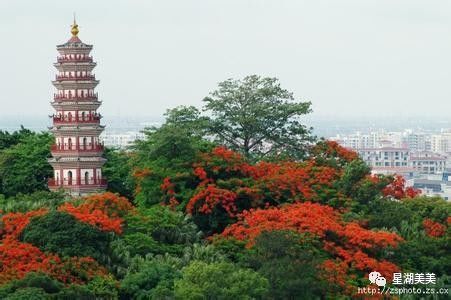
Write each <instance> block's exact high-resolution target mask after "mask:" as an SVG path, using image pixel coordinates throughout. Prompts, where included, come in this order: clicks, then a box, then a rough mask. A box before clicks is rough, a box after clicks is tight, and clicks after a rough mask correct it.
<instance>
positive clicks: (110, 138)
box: [101, 131, 144, 149]
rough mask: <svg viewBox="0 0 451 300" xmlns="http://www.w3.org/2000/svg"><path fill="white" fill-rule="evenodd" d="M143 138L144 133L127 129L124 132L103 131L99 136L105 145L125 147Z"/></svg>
mask: <svg viewBox="0 0 451 300" xmlns="http://www.w3.org/2000/svg"><path fill="white" fill-rule="evenodd" d="M143 138H144V134H143V133H141V132H136V131H129V132H124V133H105V134H103V135H102V136H101V139H102V141H103V144H104V145H105V146H106V147H111V148H119V149H125V148H127V147H129V146H131V145H133V143H134V142H135V141H136V140H141V139H143Z"/></svg>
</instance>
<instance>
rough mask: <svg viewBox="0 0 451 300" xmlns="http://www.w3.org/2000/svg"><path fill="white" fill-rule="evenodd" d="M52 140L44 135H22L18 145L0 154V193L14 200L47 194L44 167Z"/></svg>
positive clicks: (48, 171)
mask: <svg viewBox="0 0 451 300" xmlns="http://www.w3.org/2000/svg"><path fill="white" fill-rule="evenodd" d="M52 141H53V138H52V136H51V135H50V134H48V133H40V134H36V133H33V134H26V135H25V136H24V137H22V138H21V139H20V141H19V143H17V144H15V145H13V146H11V147H9V148H6V149H3V150H1V151H0V193H2V194H5V195H6V196H14V195H16V194H18V193H32V192H34V191H38V190H47V178H49V177H50V176H51V174H52V167H51V166H50V165H49V164H48V162H47V158H48V157H49V156H50V145H51V143H52Z"/></svg>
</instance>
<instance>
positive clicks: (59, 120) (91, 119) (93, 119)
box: [53, 115, 102, 124]
mask: <svg viewBox="0 0 451 300" xmlns="http://www.w3.org/2000/svg"><path fill="white" fill-rule="evenodd" d="M101 118H102V116H100V115H87V116H85V117H84V118H83V117H78V116H75V117H71V118H69V117H67V116H65V117H63V116H55V115H54V116H53V123H54V124H70V123H99V122H100V119H101Z"/></svg>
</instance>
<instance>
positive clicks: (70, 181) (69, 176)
mask: <svg viewBox="0 0 451 300" xmlns="http://www.w3.org/2000/svg"><path fill="white" fill-rule="evenodd" d="M67 184H69V185H72V171H69V172H67Z"/></svg>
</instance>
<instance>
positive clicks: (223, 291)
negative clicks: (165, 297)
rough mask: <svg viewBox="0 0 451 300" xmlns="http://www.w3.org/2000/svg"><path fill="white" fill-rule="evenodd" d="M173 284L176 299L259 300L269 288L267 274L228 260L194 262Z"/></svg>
mask: <svg viewBox="0 0 451 300" xmlns="http://www.w3.org/2000/svg"><path fill="white" fill-rule="evenodd" d="M174 286H175V287H174V293H175V298H176V299H256V298H262V297H263V296H265V295H266V293H267V291H268V281H267V280H266V279H265V278H264V277H262V276H261V275H259V274H258V273H256V272H255V271H252V270H250V269H242V268H238V267H237V266H236V265H234V264H231V263H227V262H219V263H210V264H208V263H205V262H202V261H193V262H192V263H191V264H189V265H188V266H187V267H185V268H183V269H182V278H180V279H177V280H175V283H174Z"/></svg>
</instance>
